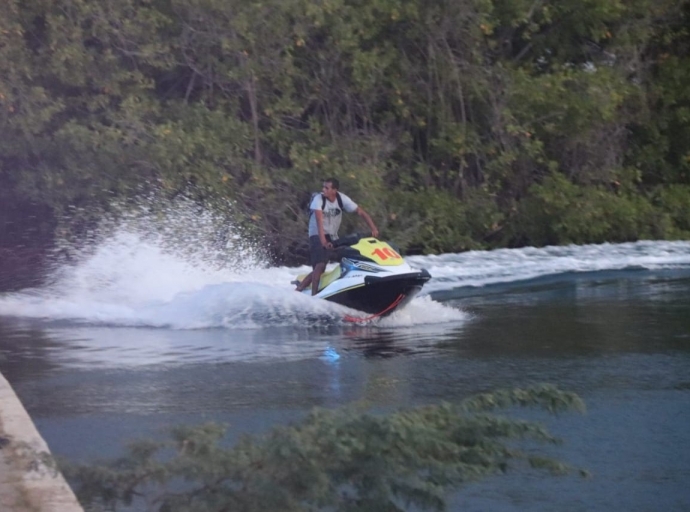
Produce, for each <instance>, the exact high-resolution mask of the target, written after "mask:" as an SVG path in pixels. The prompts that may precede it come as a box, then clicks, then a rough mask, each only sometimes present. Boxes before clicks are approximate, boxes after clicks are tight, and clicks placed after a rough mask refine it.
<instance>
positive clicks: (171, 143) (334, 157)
mask: <svg viewBox="0 0 690 512" xmlns="http://www.w3.org/2000/svg"><path fill="white" fill-rule="evenodd" d="M6 4H7V5H6V6H5V8H4V10H3V16H2V17H0V131H1V133H2V134H3V137H2V138H1V140H0V250H1V251H2V252H1V254H2V256H3V266H4V265H5V264H6V261H9V259H12V258H9V256H13V257H14V259H16V260H23V259H24V257H23V256H22V254H24V253H25V251H28V252H29V253H31V254H38V253H40V252H41V251H42V250H43V249H44V248H45V247H50V246H51V245H52V244H53V243H54V242H55V241H56V240H59V239H61V238H63V237H65V238H70V239H75V238H76V239H79V238H80V237H85V234H86V233H88V232H89V230H92V229H93V228H94V226H96V225H98V222H99V220H100V219H101V218H102V217H103V216H104V215H112V206H111V205H112V204H113V203H118V204H119V205H122V204H126V203H127V201H132V202H134V199H133V198H135V197H142V196H143V197H146V196H147V195H149V194H151V193H155V194H156V195H157V196H159V197H162V198H167V199H170V200H173V199H174V198H177V197H184V198H186V199H190V200H192V201H194V202H196V203H199V204H200V205H203V206H204V207H205V208H209V209H211V210H213V209H216V208H218V209H221V210H222V209H223V208H225V207H224V206H222V205H226V204H227V203H228V202H230V203H231V204H232V205H233V209H232V212H231V217H230V218H231V221H232V222H233V223H234V224H235V225H237V226H239V227H240V228H242V229H243V232H246V233H248V234H249V236H251V237H253V238H255V239H256V240H259V241H261V243H263V244H265V245H266V246H267V247H269V248H270V251H271V256H272V258H273V259H274V261H275V262H276V263H277V264H297V263H302V262H303V261H304V257H305V255H306V252H307V247H306V241H305V238H306V237H305V236H304V233H305V226H306V222H307V218H306V215H304V213H303V211H302V204H303V203H304V202H305V201H306V200H307V199H308V198H309V196H310V193H311V192H312V191H313V190H318V189H319V185H320V182H321V180H322V179H324V178H326V177H328V176H336V177H338V178H339V179H340V180H341V183H342V188H343V190H344V191H346V192H347V193H348V194H350V195H351V196H352V197H354V198H356V199H357V201H358V202H359V203H361V204H362V205H363V206H364V207H365V208H366V209H367V211H369V212H370V213H371V214H372V217H374V218H375V219H376V222H377V225H378V226H379V228H380V229H381V231H382V232H383V233H384V235H385V236H386V238H389V239H392V240H395V242H396V243H397V244H398V245H399V246H400V247H401V248H402V249H403V250H405V251H406V252H408V253H416V254H432V253H441V252H461V251H465V250H471V249H492V248H498V247H520V246H525V245H533V246H543V245H561V244H568V243H576V244H583V243H600V242H625V241H634V240H639V239H652V238H653V239H689V238H690V89H688V87H687V84H688V83H690V30H689V29H688V27H690V2H688V1H678V0H673V1H671V0H653V1H652V0H636V1H635V2H622V1H613V2H612V1H609V0H590V1H587V2H584V1H582V0H567V1H555V0H544V1H538V2H534V1H532V0H529V1H527V0H516V1H511V2H503V1H501V0H468V1H467V2H451V1H449V0H438V1H433V2H428V1H426V0H424V1H423V0H373V1H372V0H366V1H364V0H323V1H317V2H314V1H313V0H263V1H249V2H248V1H244V0H114V1H111V2H107V3H105V4H102V3H99V2H90V1H87V0H8V1H7V2H6ZM348 222H350V221H349V220H348ZM343 229H345V230H346V229H349V225H348V224H347V223H345V224H344V226H343ZM8 255H9V256H8ZM6 256H7V257H8V258H9V259H7V260H6ZM17 265H19V266H21V267H22V268H24V267H25V265H26V264H25V262H21V264H20V263H17ZM28 267H31V268H33V266H32V265H28Z"/></svg>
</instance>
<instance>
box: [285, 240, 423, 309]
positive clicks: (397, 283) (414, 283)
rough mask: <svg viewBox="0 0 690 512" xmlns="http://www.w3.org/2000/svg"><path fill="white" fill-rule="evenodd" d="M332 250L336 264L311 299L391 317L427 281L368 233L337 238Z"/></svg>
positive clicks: (393, 250)
mask: <svg viewBox="0 0 690 512" xmlns="http://www.w3.org/2000/svg"><path fill="white" fill-rule="evenodd" d="M333 249H334V252H335V255H336V259H339V260H340V263H339V264H338V265H337V266H335V267H334V268H333V269H331V270H329V271H326V272H325V273H324V274H322V275H321V279H320V281H319V288H318V293H317V294H316V295H315V297H319V298H321V299H326V300H330V301H331V302H336V303H338V304H341V305H343V306H347V307H349V308H352V309H357V310H359V311H363V312H365V313H369V314H372V315H375V316H386V315H389V314H391V313H392V312H393V311H395V310H397V309H400V308H402V307H403V306H404V305H405V304H407V303H408V302H410V301H411V300H412V298H413V297H414V296H415V295H417V294H418V293H419V292H420V290H421V289H422V286H424V283H426V282H427V281H428V280H429V279H431V275H429V272H428V271H426V270H425V269H414V268H412V267H410V265H409V264H408V263H407V262H405V260H404V259H403V257H402V256H400V254H399V253H398V251H396V250H395V249H394V248H393V247H391V246H390V245H389V244H388V243H386V242H383V241H381V240H378V239H376V238H373V237H372V236H370V234H357V233H355V234H352V235H348V236H345V237H342V238H339V239H337V240H335V241H334V242H333ZM306 277H307V275H306V274H305V275H300V276H298V278H297V280H296V281H293V283H292V284H295V285H297V286H298V287H299V285H300V283H301V282H302V281H303V280H304V279H305V278H306ZM302 293H307V294H311V291H310V290H306V289H305V290H304V291H303V292H302Z"/></svg>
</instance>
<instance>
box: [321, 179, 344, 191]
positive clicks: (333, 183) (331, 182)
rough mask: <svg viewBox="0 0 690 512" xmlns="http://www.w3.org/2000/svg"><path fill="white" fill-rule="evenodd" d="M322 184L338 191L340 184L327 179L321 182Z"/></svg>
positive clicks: (335, 180) (334, 180)
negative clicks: (328, 184)
mask: <svg viewBox="0 0 690 512" xmlns="http://www.w3.org/2000/svg"><path fill="white" fill-rule="evenodd" d="M323 182H324V183H330V184H331V187H333V188H334V189H336V190H340V182H339V181H338V180H337V179H335V178H327V179H325V180H323Z"/></svg>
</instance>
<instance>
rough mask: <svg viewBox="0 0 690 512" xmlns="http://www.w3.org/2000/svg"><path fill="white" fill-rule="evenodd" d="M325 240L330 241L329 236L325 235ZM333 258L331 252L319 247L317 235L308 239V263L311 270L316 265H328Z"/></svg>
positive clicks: (319, 242)
mask: <svg viewBox="0 0 690 512" xmlns="http://www.w3.org/2000/svg"><path fill="white" fill-rule="evenodd" d="M326 240H328V241H329V242H330V241H331V236H330V235H326ZM332 256H333V251H331V250H330V249H326V248H325V247H324V246H323V245H321V240H319V235H314V236H310V237H309V262H310V263H311V266H312V268H313V267H315V266H316V265H317V264H318V263H328V261H329V260H330V259H331V257H332Z"/></svg>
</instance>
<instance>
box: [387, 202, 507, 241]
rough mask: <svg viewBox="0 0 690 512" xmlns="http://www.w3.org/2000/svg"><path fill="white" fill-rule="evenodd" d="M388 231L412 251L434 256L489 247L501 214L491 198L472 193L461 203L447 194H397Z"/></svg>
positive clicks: (391, 205)
mask: <svg viewBox="0 0 690 512" xmlns="http://www.w3.org/2000/svg"><path fill="white" fill-rule="evenodd" d="M388 205H389V206H388V207H389V213H388V218H387V229H388V230H391V231H393V232H394V233H397V234H398V238H396V242H398V243H401V244H402V245H403V246H405V247H408V248H409V249H410V250H413V251H421V252H424V253H435V252H442V251H464V250H470V249H483V248H486V247H487V245H485V240H486V238H487V237H489V236H490V235H491V234H492V233H493V232H494V231H496V230H497V229H498V227H499V223H500V222H501V219H502V215H501V213H500V212H499V211H498V208H497V207H496V204H495V202H494V201H493V200H492V198H491V196H490V195H489V194H488V193H486V192H485V191H482V190H476V191H472V193H471V194H469V195H468V197H467V198H466V199H465V200H464V201H462V202H460V201H458V200H457V199H456V198H454V197H453V195H452V194H449V193H448V192H445V191H439V190H434V189H427V190H420V191H416V192H404V191H396V192H393V193H391V194H389V197H388Z"/></svg>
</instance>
